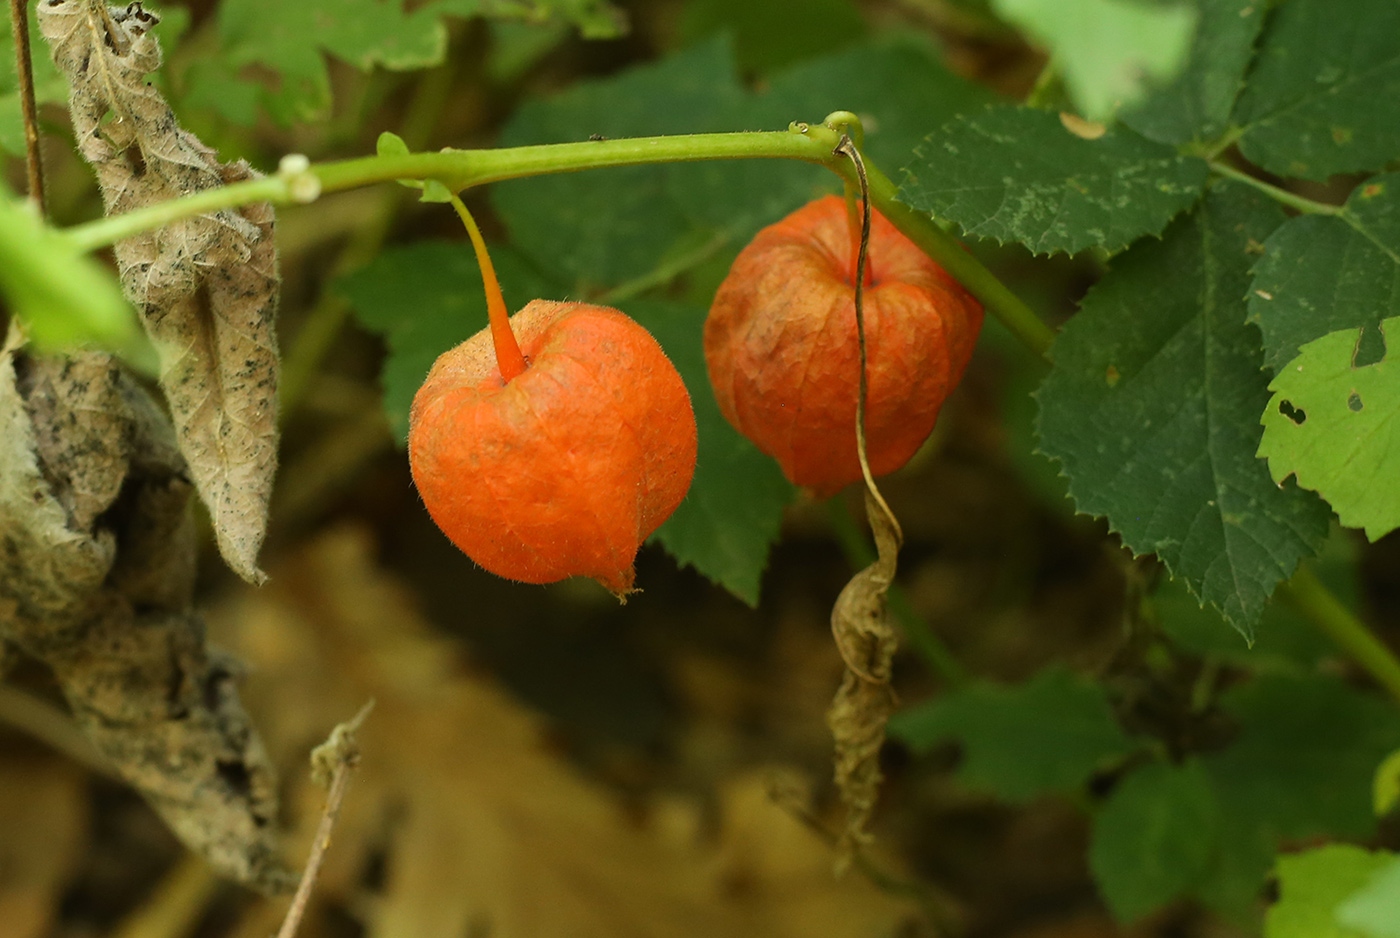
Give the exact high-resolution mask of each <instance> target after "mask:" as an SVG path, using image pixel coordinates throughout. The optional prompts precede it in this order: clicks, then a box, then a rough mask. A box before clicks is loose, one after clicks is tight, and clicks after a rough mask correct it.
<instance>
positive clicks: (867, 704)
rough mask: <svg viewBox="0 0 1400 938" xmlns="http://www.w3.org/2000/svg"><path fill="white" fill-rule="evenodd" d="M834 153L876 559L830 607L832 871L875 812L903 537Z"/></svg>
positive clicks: (859, 443) (865, 202)
mask: <svg viewBox="0 0 1400 938" xmlns="http://www.w3.org/2000/svg"><path fill="white" fill-rule="evenodd" d="M836 152H838V153H841V154H844V155H845V156H846V157H847V158H849V159H850V160H851V162H852V163H853V164H854V165H855V168H856V176H857V178H858V179H859V181H860V189H861V205H862V213H861V229H860V239H859V243H858V245H857V255H856V263H855V308H856V335H857V338H858V341H859V344H860V383H859V392H858V397H857V398H856V454H857V456H858V458H859V460H860V468H861V474H862V475H863V476H864V477H865V489H866V491H865V511H866V515H867V517H868V518H869V519H870V526H871V529H872V531H873V532H874V535H875V546H876V551H877V556H876V558H875V562H874V563H872V564H871V565H870V566H868V567H866V568H865V569H864V570H861V571H860V572H859V573H857V574H856V575H855V576H854V577H852V578H851V581H850V582H849V583H847V584H846V586H845V588H844V589H842V590H841V594H840V595H839V596H838V597H837V598H836V604H835V606H833V607H832V610H831V631H832V635H833V636H834V637H835V639H836V647H837V649H838V650H839V651H840V652H841V658H842V660H843V661H844V662H845V664H846V673H845V676H844V677H843V678H842V680H841V686H840V688H839V689H838V690H837V692H836V698H835V700H833V701H832V704H831V709H830V710H828V711H827V725H828V726H830V727H831V732H832V735H833V736H834V737H835V741H836V758H835V767H836V786H837V789H838V790H839V791H840V794H841V800H842V801H843V802H844V803H845V805H846V822H845V825H844V827H843V829H842V831H841V835H840V838H839V840H838V842H837V870H838V872H840V871H844V870H845V869H846V868H847V867H849V866H850V864H851V862H852V860H853V859H854V858H855V856H856V854H857V852H858V851H859V850H860V849H861V848H862V847H863V846H864V845H865V844H867V843H869V841H870V839H871V837H870V833H869V832H868V831H867V830H866V827H867V824H868V823H869V820H870V816H871V814H872V813H873V812H874V808H875V802H876V798H877V797H878V793H879V788H880V782H881V781H883V775H882V773H881V772H880V749H881V747H882V746H883V745H884V742H885V725H886V723H888V721H889V717H890V714H891V713H892V712H893V711H894V706H895V695H894V690H893V689H892V688H891V687H890V676H891V671H892V667H893V660H894V653H895V649H896V648H897V646H898V639H897V637H896V634H895V630H894V627H893V625H892V624H891V623H890V618H889V611H888V608H887V594H888V592H889V588H890V585H891V584H892V583H893V582H894V575H895V568H896V561H897V558H898V555H899V548H900V545H901V543H902V542H903V533H902V532H901V531H900V528H899V522H898V521H897V520H896V519H895V516H894V512H892V511H891V510H890V507H889V504H888V503H887V502H886V501H885V499H884V497H883V496H882V495H881V494H880V490H879V488H878V487H877V486H876V485H875V478H874V476H873V475H872V473H871V471H870V463H869V460H868V459H867V456H866V440H865V410H866V403H867V401H866V397H867V393H868V388H867V376H866V341H865V311H864V307H863V300H864V283H865V269H866V264H867V262H868V260H869V258H868V256H867V255H868V252H869V246H870V191H869V181H868V179H867V178H866V172H865V163H864V161H863V160H862V159H861V156H860V151H859V150H858V149H857V147H856V145H855V143H854V141H852V139H851V137H850V135H849V134H843V135H842V137H841V142H840V143H839V144H838V145H837V147H836Z"/></svg>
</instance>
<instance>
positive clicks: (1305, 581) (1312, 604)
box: [1278, 566, 1400, 701]
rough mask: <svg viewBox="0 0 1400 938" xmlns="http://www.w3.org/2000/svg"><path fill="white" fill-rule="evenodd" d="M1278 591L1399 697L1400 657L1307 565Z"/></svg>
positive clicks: (1301, 567)
mask: <svg viewBox="0 0 1400 938" xmlns="http://www.w3.org/2000/svg"><path fill="white" fill-rule="evenodd" d="M1278 595H1279V598H1281V599H1282V600H1283V601H1284V602H1286V603H1288V604H1289V605H1290V606H1292V607H1293V608H1294V609H1296V610H1297V611H1298V612H1300V613H1302V615H1303V616H1304V617H1305V618H1306V619H1307V620H1308V621H1309V622H1311V623H1312V624H1313V625H1314V626H1316V627H1317V629H1318V631H1320V632H1322V633H1323V634H1324V635H1326V636H1327V637H1328V638H1330V639H1332V641H1334V642H1336V643H1337V646H1338V647H1339V648H1341V649H1342V651H1344V652H1346V653H1347V654H1348V655H1349V656H1350V657H1351V659H1352V660H1353V661H1355V662H1356V663H1357V664H1359V665H1361V667H1363V668H1365V669H1366V671H1367V672H1368V673H1369V674H1370V675H1371V676H1372V677H1373V678H1375V679H1376V682H1377V683H1379V684H1380V685H1381V686H1382V687H1384V688H1385V689H1386V690H1387V691H1388V692H1389V693H1390V695H1391V696H1392V697H1394V698H1395V699H1396V700H1398V701H1400V659H1397V658H1396V656H1395V652H1393V651H1391V649H1390V648H1388V647H1387V646H1386V645H1385V644H1383V643H1382V642H1381V640H1380V639H1378V638H1376V636H1375V635H1373V634H1372V633H1371V631H1370V630H1369V629H1367V628H1366V625H1365V623H1363V622H1362V621H1361V620H1360V619H1358V618H1357V617H1356V616H1355V615H1353V614H1352V612H1351V610H1350V609H1348V608H1347V607H1346V606H1344V605H1342V603H1341V601H1340V600H1339V599H1337V597H1336V596H1335V595H1334V594H1333V593H1332V591H1331V590H1329V589H1328V588H1327V587H1326V586H1325V585H1324V584H1323V582H1322V581H1321V580H1319V579H1318V578H1317V575H1316V574H1315V573H1313V572H1312V570H1311V569H1310V568H1308V567H1306V566H1300V567H1299V568H1298V571H1297V572H1296V573H1295V574H1293V579H1291V580H1289V581H1288V582H1287V583H1285V584H1283V585H1282V586H1280V587H1279V588H1278Z"/></svg>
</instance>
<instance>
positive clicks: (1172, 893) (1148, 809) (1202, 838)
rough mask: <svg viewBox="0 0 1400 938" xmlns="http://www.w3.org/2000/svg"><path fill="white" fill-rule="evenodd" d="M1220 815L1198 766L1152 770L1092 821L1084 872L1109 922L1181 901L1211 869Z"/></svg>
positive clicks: (1132, 780) (1130, 781) (1131, 780)
mask: <svg viewBox="0 0 1400 938" xmlns="http://www.w3.org/2000/svg"><path fill="white" fill-rule="evenodd" d="M1218 819H1219V808H1218V806H1217V805H1216V802H1215V795H1214V792H1212V790H1211V785H1210V780H1209V778H1208V777H1207V776H1206V773H1205V772H1204V771H1203V770H1202V769H1201V767H1200V765H1199V764H1198V763H1196V762H1195V761H1189V762H1187V763H1186V764H1185V765H1182V766H1172V765H1165V764H1163V763H1153V764H1152V765H1149V766H1147V767H1145V768H1143V769H1140V770H1138V771H1136V772H1133V773H1132V774H1131V775H1129V776H1128V777H1127V778H1125V779H1123V781H1122V782H1120V783H1119V784H1118V787H1117V788H1115V789H1114V790H1113V793H1112V794H1111V795H1109V797H1108V800H1107V801H1106V802H1105V803H1104V805H1103V807H1101V808H1100V809H1099V810H1098V812H1097V813H1095V815H1094V830H1093V838H1092V840H1091V842H1090V845H1089V868H1090V869H1091V870H1092V871H1093V874H1094V881H1095V882H1096V883H1097V884H1098V887H1099V892H1100V893H1102V895H1103V897H1104V901H1105V902H1106V903H1108V907H1109V909H1110V911H1112V912H1113V917H1114V918H1116V919H1118V921H1120V922H1131V921H1134V920H1136V919H1139V918H1141V917H1142V916H1144V915H1146V914H1147V913H1148V912H1151V911H1153V910H1154V909H1157V908H1160V907H1161V906H1163V905H1165V904H1167V903H1168V902H1171V901H1172V900H1174V899H1177V898H1180V897H1182V896H1184V895H1186V894H1187V893H1188V892H1189V891H1190V890H1191V889H1192V888H1193V887H1195V886H1196V885H1198V884H1199V883H1200V882H1201V881H1202V880H1203V879H1204V878H1205V877H1206V875H1207V873H1208V871H1209V869H1210V863H1211V858H1212V854H1213V851H1214V848H1215V844H1216V840H1217V836H1216V828H1217V824H1218Z"/></svg>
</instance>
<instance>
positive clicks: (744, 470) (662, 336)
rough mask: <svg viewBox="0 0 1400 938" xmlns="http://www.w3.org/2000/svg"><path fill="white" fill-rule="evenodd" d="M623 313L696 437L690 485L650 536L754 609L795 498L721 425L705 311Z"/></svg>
mask: <svg viewBox="0 0 1400 938" xmlns="http://www.w3.org/2000/svg"><path fill="white" fill-rule="evenodd" d="M622 307H623V311H624V312H626V313H627V314H628V315H629V316H631V317H632V318H634V319H636V320H637V322H639V323H641V324H642V325H643V326H645V327H646V328H647V329H648V331H650V332H651V334H652V335H654V336H655V337H656V340H657V341H658V342H660V343H661V346H662V348H664V349H665V350H666V354H667V355H668V356H669V357H670V359H671V363H672V364H674V365H675V366H676V370H677V371H679V372H680V373H681V377H682V378H683V379H684V380H685V383H686V387H687V388H688V389H689V390H690V402H691V404H692V406H693V407H694V408H695V424H696V429H697V431H698V433H699V442H700V446H699V454H698V456H697V458H696V460H695V480H694V481H693V482H692V483H691V486H690V492H689V494H687V495H686V498H685V501H683V502H681V505H680V507H679V508H677V509H676V512H675V514H673V515H671V517H670V518H669V519H668V520H667V521H666V522H665V523H664V524H663V525H661V527H660V528H658V529H657V531H656V533H655V534H654V535H652V537H653V539H654V540H656V541H658V542H659V543H660V544H661V545H662V546H663V547H665V548H666V552H667V553H669V554H670V555H671V556H672V557H674V558H675V559H676V562H677V563H679V564H681V565H682V566H689V567H694V568H695V569H696V570H698V571H699V572H700V573H701V574H703V575H704V576H705V577H707V578H709V579H710V580H711V581H712V582H715V583H718V584H719V585H720V586H723V587H724V588H725V589H727V590H729V592H731V593H733V594H734V595H735V596H737V597H739V598H740V599H742V600H743V601H744V602H746V603H748V604H749V605H750V606H757V605H758V595H759V585H760V580H761V579H762V576H763V570H764V568H765V567H766V566H767V565H768V551H769V548H770V547H771V546H772V545H773V544H774V543H775V542H776V541H777V540H778V536H779V533H780V531H781V528H782V523H783V509H785V508H786V507H787V506H788V505H789V504H790V503H791V502H792V500H793V497H794V495H795V494H796V491H795V490H794V488H793V487H792V484H791V483H789V482H788V481H787V479H785V478H783V473H782V470H781V469H779V468H778V464H777V463H775V462H774V461H773V460H772V459H769V458H768V457H767V456H765V455H763V454H762V453H760V452H759V451H758V450H757V449H756V448H755V447H754V445H753V444H752V443H750V442H749V441H748V440H746V439H744V438H743V437H742V436H740V435H739V434H738V432H736V431H735V430H734V428H733V427H731V426H730V425H729V422H728V421H727V420H725V419H724V415H723V414H721V413H720V412H719V405H718V404H716V403H715V398H714V394H713V392H712V391H711V390H710V381H709V377H708V375H707V373H706V370H705V353H704V347H703V345H702V343H701V332H702V330H703V328H704V324H705V316H706V310H705V309H704V308H703V307H695V306H686V305H682V304H678V303H661V302H655V301H652V302H646V301H642V300H633V301H631V302H626V303H623V304H622Z"/></svg>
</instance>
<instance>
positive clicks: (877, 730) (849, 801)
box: [827, 490, 900, 869]
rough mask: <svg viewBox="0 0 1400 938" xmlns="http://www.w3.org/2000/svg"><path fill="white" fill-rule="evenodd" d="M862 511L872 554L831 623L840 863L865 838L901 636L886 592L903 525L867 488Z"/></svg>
mask: <svg viewBox="0 0 1400 938" xmlns="http://www.w3.org/2000/svg"><path fill="white" fill-rule="evenodd" d="M865 512H866V516H867V517H868V518H869V519H870V525H871V529H872V531H873V532H874V535H875V548H876V551H877V556H876V558H875V562H874V563H872V564H871V565H870V566H868V567H866V568H865V569H864V570H861V571H860V572H859V573H857V574H856V575H855V576H853V577H852V578H851V581H850V582H849V583H847V584H846V586H845V587H844V588H843V589H842V590H841V593H840V595H839V596H837V597H836V604H835V606H833V607H832V610H831V631H832V634H833V635H834V636H835V638H836V647H837V648H838V649H839V650H840V652H841V658H842V659H843V660H844V661H845V662H846V674H845V676H844V677H843V678H842V679H841V687H840V688H839V689H838V690H837V691H836V699H835V700H833V701H832V703H831V709H830V710H829V711H828V712H827V724H828V725H829V726H830V727H831V732H832V735H833V736H834V737H835V738H836V786H837V789H838V790H839V791H840V793H841V800H842V801H843V802H844V803H845V805H846V824H845V827H844V829H843V830H842V832H841V838H840V842H839V844H838V849H839V857H838V869H840V868H844V867H845V866H846V865H848V864H849V863H850V861H851V859H852V857H853V855H854V853H855V852H856V851H858V850H860V849H862V848H863V847H864V846H866V845H867V844H868V843H869V842H870V834H869V832H868V831H867V830H866V826H867V824H868V822H869V820H870V815H871V814H872V812H873V811H874V809H875V801H876V798H877V797H878V795H879V790H880V782H881V781H883V778H884V776H883V775H882V774H881V772H880V748H881V747H882V746H883V745H884V743H885V724H886V723H888V722H889V718H890V714H891V713H893V712H894V706H895V696H894V690H893V689H892V688H891V687H890V676H891V672H892V667H893V661H894V653H895V649H896V647H897V646H898V638H897V636H896V634H895V631H894V628H893V626H892V625H891V624H890V618H889V610H888V608H887V602H886V596H887V594H888V592H889V588H890V584H891V583H893V582H894V574H895V565H896V560H897V558H898V555H899V545H900V532H899V526H898V524H897V523H896V522H895V520H894V517H893V516H892V515H891V514H889V509H888V508H887V507H885V504H884V502H883V500H881V499H880V498H879V497H878V496H877V495H875V494H873V493H872V492H871V491H869V490H867V491H866V495H865Z"/></svg>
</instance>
